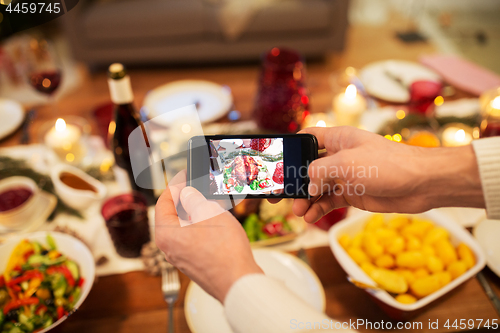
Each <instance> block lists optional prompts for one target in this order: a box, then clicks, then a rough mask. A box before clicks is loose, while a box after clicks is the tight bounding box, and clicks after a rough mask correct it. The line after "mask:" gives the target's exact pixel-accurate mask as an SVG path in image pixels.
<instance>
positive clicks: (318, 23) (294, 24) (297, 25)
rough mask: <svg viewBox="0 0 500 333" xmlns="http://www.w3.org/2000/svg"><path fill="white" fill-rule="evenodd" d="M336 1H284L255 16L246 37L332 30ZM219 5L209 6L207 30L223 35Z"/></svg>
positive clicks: (272, 4) (245, 33)
mask: <svg viewBox="0 0 500 333" xmlns="http://www.w3.org/2000/svg"><path fill="white" fill-rule="evenodd" d="M335 2H336V0H282V1H276V2H272V3H270V4H269V5H268V6H267V7H266V8H265V9H262V10H259V11H258V12H256V13H255V14H254V15H253V18H252V19H251V20H250V24H249V25H248V26H247V27H246V29H245V32H244V33H243V36H246V35H249V34H250V35H253V34H258V35H261V34H263V33H266V34H267V33H287V32H307V31H311V30H325V29H328V28H331V25H332V22H331V21H332V14H333V13H332V11H333V8H334V5H335ZM219 10H220V7H219V6H207V15H205V29H206V31H208V32H211V33H215V34H217V35H220V34H221V33H222V28H221V24H220V22H219V17H218V15H219Z"/></svg>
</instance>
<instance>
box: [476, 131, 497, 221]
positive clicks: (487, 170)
mask: <svg viewBox="0 0 500 333" xmlns="http://www.w3.org/2000/svg"><path fill="white" fill-rule="evenodd" d="M472 147H474V152H475V153H476V158H477V165H478V167H479V175H480V177H481V184H482V187H483V194H484V201H485V202H486V212H487V214H488V218H490V219H498V220H500V137H491V138H485V139H481V140H474V141H472Z"/></svg>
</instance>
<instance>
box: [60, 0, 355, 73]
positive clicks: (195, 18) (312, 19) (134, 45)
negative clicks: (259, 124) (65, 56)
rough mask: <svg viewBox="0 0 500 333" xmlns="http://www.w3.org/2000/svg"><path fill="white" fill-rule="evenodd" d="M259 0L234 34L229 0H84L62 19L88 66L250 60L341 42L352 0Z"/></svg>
mask: <svg viewBox="0 0 500 333" xmlns="http://www.w3.org/2000/svg"><path fill="white" fill-rule="evenodd" d="M225 1H233V0H225ZM236 1H242V0H236ZM243 1H244V0H243ZM247 1H251V0H247ZM258 1H261V2H262V1H269V3H265V5H263V6H262V7H261V8H260V9H258V10H254V12H253V13H252V15H251V17H248V16H247V17H246V19H248V24H247V26H246V27H245V28H244V29H243V31H241V32H240V33H239V34H238V35H237V36H232V37H231V38H228V36H227V34H226V33H225V32H226V31H225V30H224V25H223V24H222V23H221V11H222V10H223V6H224V0H222V1H214V0H87V1H85V0H81V1H80V2H79V4H78V5H77V6H76V7H75V8H74V9H73V10H72V11H70V12H69V13H67V14H66V15H64V16H63V24H64V30H65V32H66V34H67V36H68V38H69V41H70V45H71V49H72V53H73V55H74V57H75V58H76V59H78V60H80V61H83V62H86V63H87V64H89V65H107V64H109V63H111V62H122V63H125V64H170V63H171V64H178V63H191V64H192V63H214V62H220V63H222V62H231V61H252V60H256V59H258V58H259V56H260V55H261V54H262V52H264V51H266V50H268V49H270V48H272V47H274V46H280V47H289V48H293V49H296V50H298V51H300V52H302V54H304V55H305V56H306V57H319V56H322V55H323V54H325V53H326V52H329V51H341V50H342V49H343V47H344V43H345V35H346V30H347V26H348V23H347V9H348V0H258ZM225 14H226V19H227V18H228V16H227V12H225ZM231 19H234V20H236V21H235V22H236V23H237V22H238V19H239V18H238V17H236V16H235V17H234V18H232V17H231V15H229V20H231ZM226 23H227V22H226Z"/></svg>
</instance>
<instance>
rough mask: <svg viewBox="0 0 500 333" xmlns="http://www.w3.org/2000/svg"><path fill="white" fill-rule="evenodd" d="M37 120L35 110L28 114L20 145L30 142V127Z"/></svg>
mask: <svg viewBox="0 0 500 333" xmlns="http://www.w3.org/2000/svg"><path fill="white" fill-rule="evenodd" d="M34 118H35V110H34V109H31V110H29V111H28V113H27V114H26V118H25V119H24V123H23V127H22V129H21V131H22V132H21V139H20V143H21V144H22V145H26V144H28V143H29V142H30V132H29V128H30V125H31V124H32V123H33V119H34Z"/></svg>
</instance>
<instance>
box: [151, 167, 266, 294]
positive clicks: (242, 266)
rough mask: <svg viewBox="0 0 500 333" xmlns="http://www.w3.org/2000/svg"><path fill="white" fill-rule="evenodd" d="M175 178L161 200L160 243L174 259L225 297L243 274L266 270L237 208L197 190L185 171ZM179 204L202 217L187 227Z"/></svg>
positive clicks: (158, 209)
mask: <svg viewBox="0 0 500 333" xmlns="http://www.w3.org/2000/svg"><path fill="white" fill-rule="evenodd" d="M170 183H171V184H175V185H171V186H169V188H168V189H167V190H165V192H163V194H162V195H161V197H160V199H159V200H158V203H157V204H156V215H155V216H156V218H155V236H156V244H157V245H158V247H159V248H160V249H161V250H162V251H163V252H164V253H165V257H166V258H167V260H168V261H169V262H170V263H171V264H173V265H174V266H176V267H177V268H178V269H180V270H181V271H182V272H183V273H184V274H186V275H187V276H189V278H191V279H192V280H193V281H194V282H196V283H197V284H198V285H200V287H202V288H203V289H204V290H205V291H206V292H208V293H209V294H211V295H212V296H214V297H215V298H217V299H218V300H219V301H220V302H224V299H225V297H226V294H227V292H228V291H229V288H230V287H231V285H232V284H233V283H234V282H236V281H237V280H238V279H239V278H240V277H242V276H243V275H246V274H252V273H262V270H261V268H260V267H259V266H257V264H256V263H255V260H254V258H253V255H252V251H251V249H250V243H249V242H248V238H247V235H246V234H245V231H244V230H243V228H242V227H241V225H240V223H239V222H238V221H237V220H236V219H235V218H234V216H233V215H231V213H229V212H227V211H225V210H224V209H222V208H221V207H220V206H219V205H218V204H217V203H215V202H211V201H208V200H207V199H205V197H204V196H203V195H202V194H201V193H200V192H198V191H197V190H196V189H194V188H192V187H185V183H186V173H185V171H184V172H181V173H179V174H178V175H177V176H175V177H174V179H172V181H171V182H170ZM179 203H180V204H181V205H182V207H179V206H178V205H179ZM176 207H178V208H179V214H180V215H181V216H182V214H181V212H182V211H185V213H187V215H188V216H189V217H190V219H191V220H193V221H201V222H198V223H195V224H192V225H188V226H185V227H181V226H180V222H181V221H180V218H179V216H178V214H177V210H176ZM182 213H183V212H182ZM206 217H210V218H206ZM183 222H184V223H189V221H183Z"/></svg>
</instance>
